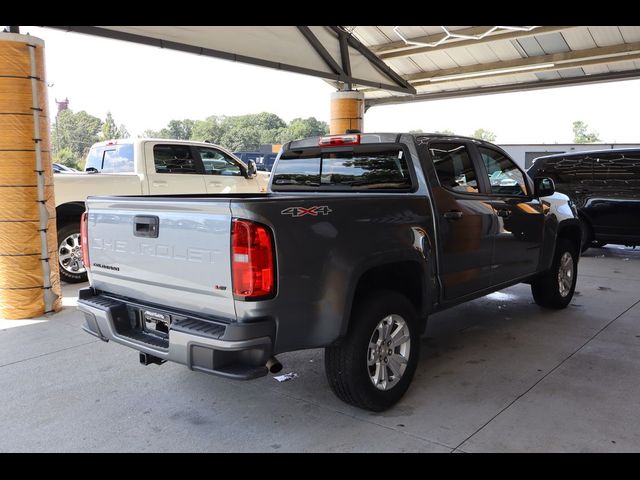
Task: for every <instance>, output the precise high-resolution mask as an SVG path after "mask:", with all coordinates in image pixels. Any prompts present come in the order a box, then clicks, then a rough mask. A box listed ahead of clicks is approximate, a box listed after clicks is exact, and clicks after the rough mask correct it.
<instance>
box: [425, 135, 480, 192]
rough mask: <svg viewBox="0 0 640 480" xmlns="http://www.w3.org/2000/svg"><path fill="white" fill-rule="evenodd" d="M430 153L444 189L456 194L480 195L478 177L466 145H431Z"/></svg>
mask: <svg viewBox="0 0 640 480" xmlns="http://www.w3.org/2000/svg"><path fill="white" fill-rule="evenodd" d="M429 153H430V154H431V158H432V159H433V165H434V167H435V169H436V174H437V175H438V180H439V181H440V185H441V186H442V187H444V188H446V189H448V190H453V191H454V192H463V193H478V191H479V190H478V175H477V174H476V170H475V168H474V166H473V162H472V161H471V157H470V156H469V151H468V150H467V147H466V145H464V144H460V143H431V144H430V145H429Z"/></svg>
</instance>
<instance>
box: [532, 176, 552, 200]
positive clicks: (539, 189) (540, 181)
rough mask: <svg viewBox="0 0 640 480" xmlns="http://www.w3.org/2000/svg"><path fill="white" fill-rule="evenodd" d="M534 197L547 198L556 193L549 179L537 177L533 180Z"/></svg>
mask: <svg viewBox="0 0 640 480" xmlns="http://www.w3.org/2000/svg"><path fill="white" fill-rule="evenodd" d="M533 184H534V188H535V194H536V197H548V196H550V195H553V194H554V193H555V191H556V186H555V184H554V183H553V180H551V179H550V178H549V177H538V178H534V179H533Z"/></svg>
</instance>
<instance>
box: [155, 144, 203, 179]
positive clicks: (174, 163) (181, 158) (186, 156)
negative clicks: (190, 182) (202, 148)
mask: <svg viewBox="0 0 640 480" xmlns="http://www.w3.org/2000/svg"><path fill="white" fill-rule="evenodd" d="M153 162H154V164H155V167H156V173H181V174H197V173H198V171H197V169H196V161H195V159H194V158H193V155H192V154H191V148H190V147H189V145H155V146H154V147H153Z"/></svg>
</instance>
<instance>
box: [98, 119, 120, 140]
mask: <svg viewBox="0 0 640 480" xmlns="http://www.w3.org/2000/svg"><path fill="white" fill-rule="evenodd" d="M101 136H102V140H111V139H113V138H118V127H117V126H116V122H115V121H114V120H113V116H112V115H111V112H107V118H105V120H104V123H103V124H102V132H101Z"/></svg>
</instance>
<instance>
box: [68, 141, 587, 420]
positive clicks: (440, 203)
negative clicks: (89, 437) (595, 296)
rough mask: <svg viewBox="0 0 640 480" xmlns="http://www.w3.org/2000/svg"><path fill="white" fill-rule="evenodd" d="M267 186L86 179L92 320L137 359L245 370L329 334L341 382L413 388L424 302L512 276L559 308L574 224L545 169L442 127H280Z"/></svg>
mask: <svg viewBox="0 0 640 480" xmlns="http://www.w3.org/2000/svg"><path fill="white" fill-rule="evenodd" d="M269 190H270V191H269V193H265V194H234V195H215V194H214V195H206V194H205V195H189V196H185V195H171V196H147V197H140V196H135V197H134V196H131V197H90V198H89V199H88V201H87V212H86V213H85V214H84V216H83V220H82V242H83V245H82V247H83V254H84V263H85V265H87V266H89V278H90V287H89V288H86V289H83V290H81V291H80V299H79V302H78V305H79V308H80V310H81V311H82V312H84V315H85V318H86V322H85V324H84V327H83V328H84V329H85V330H86V331H87V332H89V333H91V334H93V335H95V336H97V337H99V338H101V339H102V340H105V341H108V340H113V341H115V342H117V343H120V344H123V345H126V346H128V347H131V348H133V349H135V350H138V351H139V352H140V360H141V362H142V363H144V364H149V363H163V362H164V361H167V360H169V361H174V362H178V363H182V364H184V365H186V366H188V367H189V368H190V369H192V370H196V371H200V372H206V373H212V374H216V375H221V376H224V377H229V378H236V379H251V378H256V377H260V376H262V375H266V374H267V373H268V372H269V371H271V372H275V371H277V370H278V369H279V368H281V365H280V364H279V362H278V361H277V360H276V359H275V355H277V354H279V353H282V352H288V351H292V350H300V349H308V348H318V347H324V348H325V349H326V350H325V370H326V373H327V378H328V381H329V385H330V386H331V388H332V389H333V391H334V392H335V393H336V394H337V396H338V397H339V398H341V399H342V400H344V401H346V402H349V403H351V404H354V405H357V406H359V407H362V408H366V409H370V410H374V411H380V410H384V409H386V408H388V407H390V406H391V405H393V404H394V403H395V402H397V401H398V400H399V399H400V398H401V397H402V395H403V394H404V393H405V391H406V390H407V388H408V387H409V384H410V382H411V379H412V377H413V374H414V371H415V369H416V365H417V361H418V358H419V349H420V341H419V337H420V335H421V334H422V333H423V331H424V330H425V328H426V323H427V318H428V316H429V315H431V314H434V313H436V312H437V311H439V310H443V309H445V308H448V307H451V306H453V305H457V304H459V303H461V302H465V301H469V300H472V299H474V298H477V297H480V296H483V295H486V294H488V293H491V292H493V291H496V290H500V289H503V288H505V287H508V286H510V285H514V284H516V283H519V282H526V283H530V284H531V289H532V293H533V297H534V299H535V301H536V302H537V303H538V304H539V305H541V306H543V307H547V308H564V307H566V306H567V305H568V304H569V302H570V301H571V297H572V295H573V292H574V289H575V282H576V275H577V265H578V260H579V251H580V226H579V224H578V221H577V218H576V212H575V208H574V207H573V205H572V204H571V203H570V202H569V201H568V199H567V197H566V196H564V195H561V194H557V193H554V187H553V182H552V181H550V180H549V179H547V178H538V179H530V178H529V177H528V176H527V175H526V174H525V173H524V172H523V171H522V170H521V169H520V168H519V167H518V166H517V165H516V164H515V163H514V162H513V161H512V160H511V159H510V158H509V157H508V155H507V154H506V153H505V152H504V151H503V150H501V149H500V148H499V147H496V146H495V145H492V144H490V143H487V142H483V141H480V140H475V139H470V138H464V137H452V136H442V135H427V134H420V135H412V134H369V133H368V134H351V135H341V136H330V137H323V138H310V139H305V140H299V141H295V142H290V143H288V144H286V145H285V146H284V147H283V150H282V152H281V154H280V156H279V158H278V159H277V160H276V163H275V166H274V168H273V172H272V176H271V180H270V185H269Z"/></svg>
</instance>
